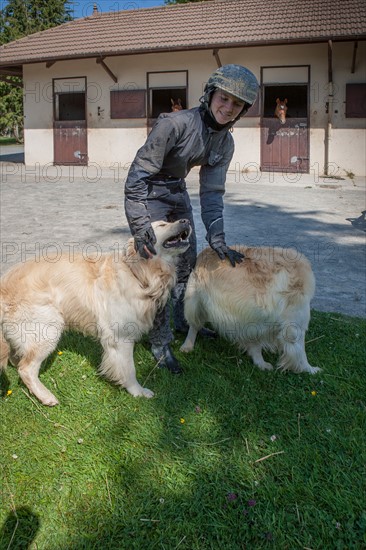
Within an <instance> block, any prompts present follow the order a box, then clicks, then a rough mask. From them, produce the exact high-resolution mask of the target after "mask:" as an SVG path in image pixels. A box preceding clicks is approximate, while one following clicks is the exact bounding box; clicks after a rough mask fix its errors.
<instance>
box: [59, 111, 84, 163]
mask: <svg viewBox="0 0 366 550" xmlns="http://www.w3.org/2000/svg"><path fill="white" fill-rule="evenodd" d="M53 139H54V146H55V150H54V163H55V164H75V165H78V164H81V165H86V164H88V153H87V132H86V121H85V120H78V121H77V120H72V121H66V120H63V121H58V120H57V121H56V120H55V122H54V126H53Z"/></svg>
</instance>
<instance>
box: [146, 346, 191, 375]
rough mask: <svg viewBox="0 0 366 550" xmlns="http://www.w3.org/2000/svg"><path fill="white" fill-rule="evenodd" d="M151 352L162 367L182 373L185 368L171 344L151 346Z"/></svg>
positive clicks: (175, 372) (174, 372) (172, 371)
mask: <svg viewBox="0 0 366 550" xmlns="http://www.w3.org/2000/svg"><path fill="white" fill-rule="evenodd" d="M151 352H152V354H153V356H154V357H155V359H156V360H157V362H158V366H159V368H161V369H168V370H169V371H170V372H171V373H172V374H182V372H183V369H182V368H181V366H180V365H179V363H178V359H177V358H176V357H174V355H173V352H172V350H171V349H170V346H169V344H166V345H165V346H156V345H154V344H153V345H152V346H151Z"/></svg>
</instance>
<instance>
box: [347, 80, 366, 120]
mask: <svg viewBox="0 0 366 550" xmlns="http://www.w3.org/2000/svg"><path fill="white" fill-rule="evenodd" d="M346 118H366V84H346Z"/></svg>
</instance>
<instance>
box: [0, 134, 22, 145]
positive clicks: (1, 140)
mask: <svg viewBox="0 0 366 550" xmlns="http://www.w3.org/2000/svg"><path fill="white" fill-rule="evenodd" d="M17 143H18V142H17V140H16V139H15V138H8V137H2V136H0V147H2V146H3V145H16V144H17Z"/></svg>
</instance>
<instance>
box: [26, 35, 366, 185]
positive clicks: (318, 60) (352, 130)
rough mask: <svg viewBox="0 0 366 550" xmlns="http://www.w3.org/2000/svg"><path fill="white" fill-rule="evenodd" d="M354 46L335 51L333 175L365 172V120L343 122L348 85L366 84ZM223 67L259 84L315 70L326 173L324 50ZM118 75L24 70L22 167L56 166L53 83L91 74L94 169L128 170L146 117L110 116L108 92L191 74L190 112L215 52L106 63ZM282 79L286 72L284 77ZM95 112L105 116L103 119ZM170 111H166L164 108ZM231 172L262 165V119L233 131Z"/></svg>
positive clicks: (265, 54) (227, 53)
mask: <svg viewBox="0 0 366 550" xmlns="http://www.w3.org/2000/svg"><path fill="white" fill-rule="evenodd" d="M352 53H353V43H351V42H350V43H336V44H334V46H333V77H334V105H333V111H334V112H333V114H332V120H331V122H332V126H331V133H330V140H329V162H330V164H331V166H332V172H333V173H334V175H336V173H337V175H344V173H345V171H350V172H353V173H354V174H355V175H364V174H365V172H366V169H365V166H366V157H365V155H366V137H365V134H366V131H365V119H346V118H345V104H344V101H345V85H346V83H351V82H356V83H357V82H358V83H362V82H366V61H365V60H366V44H365V43H359V46H358V53H357V63H356V70H355V72H354V73H353V74H352V73H351V64H352ZM219 56H220V59H221V62H222V64H226V63H239V64H242V65H245V66H247V67H248V68H249V69H250V70H252V71H253V72H254V73H255V74H256V76H257V78H258V79H259V78H260V67H261V66H266V67H268V66H279V65H280V66H283V65H287V66H290V65H310V66H311V69H310V71H311V72H310V74H311V80H310V113H309V119H310V172H312V171H314V172H318V173H319V174H321V173H323V172H324V159H325V131H326V127H327V122H328V116H327V114H326V110H325V104H326V102H327V99H328V96H327V94H328V87H327V76H328V65H327V63H328V49H327V44H308V45H299V46H272V47H260V48H241V49H239V48H237V49H236V48H233V49H226V50H220V52H219ZM105 62H106V63H107V65H108V66H109V68H110V69H111V71H112V72H113V73H114V74H115V75H116V76H117V77H118V84H117V85H116V84H114V82H113V80H112V79H111V78H110V76H109V75H108V74H107V73H106V72H105V71H104V69H103V68H102V67H101V66H100V65H99V64H97V63H96V61H95V59H87V60H77V61H62V62H57V63H55V64H54V65H52V66H51V67H50V68H46V65H45V63H37V64H32V65H25V66H24V108H25V162H26V164H27V165H30V166H31V165H36V164H39V165H41V166H43V165H51V164H52V163H53V103H52V79H53V78H66V77H80V76H86V77H87V82H88V87H87V126H88V156H89V163H94V164H97V165H99V166H101V167H103V166H105V167H112V168H113V167H114V166H116V165H117V164H118V165H120V166H126V165H128V164H129V163H130V162H131V161H132V160H133V158H134V155H135V153H136V151H137V149H138V148H139V147H140V146H141V145H142V144H143V143H144V140H145V139H146V136H147V127H146V119H130V120H127V119H123V120H122V119H118V120H117V119H114V120H112V119H111V118H110V90H113V89H129V88H131V87H133V88H141V89H145V88H146V73H147V71H173V70H181V71H185V70H188V74H189V81H188V107H193V106H195V105H198V99H199V97H200V96H201V95H202V91H203V88H204V85H205V82H206V79H207V78H208V76H209V75H210V74H211V73H212V72H213V71H214V70H215V68H216V67H217V64H216V61H215V57H214V56H213V55H212V51H211V50H207V51H200V52H182V53H169V54H168V53H161V54H147V55H135V56H123V57H110V58H106V59H105ZM282 73H283V74H282ZM284 77H285V78H286V80H285V82H288V83H289V82H290V81H289V70H288V69H286V70H283V71H282V70H281V69H278V83H281V82H283V78H284ZM98 107H99V108H100V110H101V112H102V114H101V115H100V116H98ZM167 110H169V108H168V106H167ZM233 137H234V140H235V144H236V149H235V154H234V158H233V162H232V166H231V167H230V168H231V169H232V170H244V171H255V170H258V169H259V165H260V117H250V118H243V119H242V120H241V121H239V122H238V123H237V124H236V126H235V128H234V133H233Z"/></svg>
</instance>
